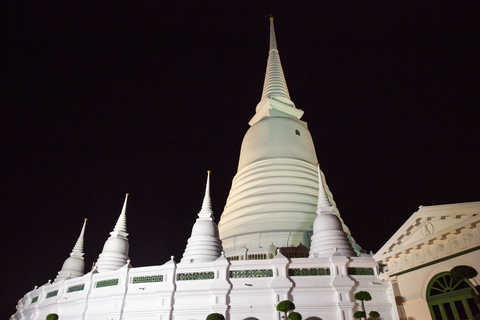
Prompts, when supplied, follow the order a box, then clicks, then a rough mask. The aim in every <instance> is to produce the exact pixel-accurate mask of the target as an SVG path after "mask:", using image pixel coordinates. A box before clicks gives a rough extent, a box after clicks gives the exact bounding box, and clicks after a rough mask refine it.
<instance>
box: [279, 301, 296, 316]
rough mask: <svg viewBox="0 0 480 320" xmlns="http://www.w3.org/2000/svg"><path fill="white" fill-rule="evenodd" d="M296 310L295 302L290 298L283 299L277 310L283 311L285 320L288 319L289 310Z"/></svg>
mask: <svg viewBox="0 0 480 320" xmlns="http://www.w3.org/2000/svg"><path fill="white" fill-rule="evenodd" d="M292 310H295V304H294V303H293V302H292V301H290V300H283V301H280V302H279V303H278V304H277V311H280V312H283V313H284V316H283V318H285V320H287V312H288V311H292Z"/></svg>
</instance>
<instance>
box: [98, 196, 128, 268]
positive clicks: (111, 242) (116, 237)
mask: <svg viewBox="0 0 480 320" xmlns="http://www.w3.org/2000/svg"><path fill="white" fill-rule="evenodd" d="M127 199H128V193H127V194H126V195H125V201H124V203H123V208H122V212H121V213H120V216H119V217H118V220H117V223H116V224H115V227H114V228H113V231H112V232H110V237H109V238H108V239H107V241H106V242H105V244H104V246H103V250H102V253H100V255H99V256H98V261H97V263H96V264H95V267H96V268H97V270H98V272H102V271H110V270H118V269H119V268H121V267H123V266H124V265H125V264H127V263H128V261H129V258H128V248H129V244H128V238H127V236H128V233H127Z"/></svg>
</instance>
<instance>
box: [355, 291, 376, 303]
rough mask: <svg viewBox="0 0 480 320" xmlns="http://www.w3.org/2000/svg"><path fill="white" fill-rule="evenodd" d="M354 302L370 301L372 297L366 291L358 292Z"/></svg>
mask: <svg viewBox="0 0 480 320" xmlns="http://www.w3.org/2000/svg"><path fill="white" fill-rule="evenodd" d="M355 300H361V301H370V300H372V296H371V295H370V293H368V292H367V291H359V292H357V293H355Z"/></svg>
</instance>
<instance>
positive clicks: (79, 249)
mask: <svg viewBox="0 0 480 320" xmlns="http://www.w3.org/2000/svg"><path fill="white" fill-rule="evenodd" d="M86 224H87V219H85V220H84V221H83V227H82V231H80V236H79V237H78V240H77V242H76V243H75V246H74V247H73V250H72V253H70V257H68V258H67V259H66V260H65V262H64V263H63V266H62V269H61V270H60V271H59V272H58V275H57V277H56V278H55V280H54V282H56V281H60V280H65V279H71V278H77V277H81V276H83V271H84V269H85V261H84V260H83V255H84V252H83V238H84V235H85V226H86Z"/></svg>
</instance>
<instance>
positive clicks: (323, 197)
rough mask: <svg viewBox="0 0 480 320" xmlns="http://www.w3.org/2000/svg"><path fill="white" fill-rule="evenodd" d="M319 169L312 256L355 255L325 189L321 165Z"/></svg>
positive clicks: (311, 248)
mask: <svg viewBox="0 0 480 320" xmlns="http://www.w3.org/2000/svg"><path fill="white" fill-rule="evenodd" d="M317 170H318V182H319V183H318V207H317V218H315V221H314V223H313V235H312V243H311V245H310V255H309V257H310V258H317V257H330V256H332V255H333V254H334V253H335V252H338V253H339V254H341V255H342V256H347V257H355V256H356V254H355V251H354V250H353V247H352V244H351V243H350V241H349V240H348V237H347V234H346V233H345V231H343V225H342V222H341V221H340V218H339V217H338V216H337V215H336V213H335V211H334V207H333V206H332V203H331V202H330V200H329V198H328V195H327V192H326V190H325V186H324V182H323V179H322V174H321V171H320V165H319V164H317Z"/></svg>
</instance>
